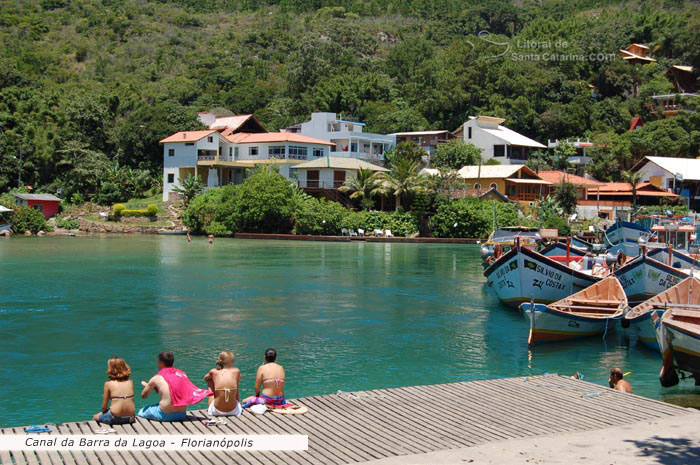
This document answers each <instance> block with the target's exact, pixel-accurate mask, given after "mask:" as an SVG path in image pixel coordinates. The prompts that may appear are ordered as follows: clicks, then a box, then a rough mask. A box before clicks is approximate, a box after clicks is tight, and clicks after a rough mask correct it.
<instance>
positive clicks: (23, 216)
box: [10, 205, 47, 234]
mask: <svg viewBox="0 0 700 465" xmlns="http://www.w3.org/2000/svg"><path fill="white" fill-rule="evenodd" d="M13 208H14V213H12V216H11V217H10V223H11V224H12V230H13V231H14V232H15V233H17V234H24V232H25V231H31V232H33V233H35V234H36V233H37V232H39V231H47V227H46V219H45V218H44V215H43V214H42V213H41V212H40V211H39V210H35V209H33V208H29V207H23V206H19V205H16V206H14V207H13Z"/></svg>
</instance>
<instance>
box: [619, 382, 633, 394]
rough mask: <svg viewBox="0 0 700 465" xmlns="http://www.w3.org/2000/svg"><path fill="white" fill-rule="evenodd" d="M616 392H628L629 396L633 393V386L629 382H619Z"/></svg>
mask: <svg viewBox="0 0 700 465" xmlns="http://www.w3.org/2000/svg"><path fill="white" fill-rule="evenodd" d="M615 390H616V391H620V392H626V393H628V394H631V393H632V386H630V383H628V382H627V381H625V380H623V379H621V380H620V381H618V382H617V384H616V385H615Z"/></svg>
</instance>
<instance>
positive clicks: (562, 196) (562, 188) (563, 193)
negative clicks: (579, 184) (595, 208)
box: [554, 180, 578, 215]
mask: <svg viewBox="0 0 700 465" xmlns="http://www.w3.org/2000/svg"><path fill="white" fill-rule="evenodd" d="M554 198H555V199H557V202H558V203H559V206H560V207H561V209H562V211H563V212H564V213H565V214H567V215H571V214H572V213H574V212H575V211H576V204H577V203H578V202H577V200H578V191H577V190H576V186H574V185H573V184H571V183H570V182H566V181H565V180H562V182H561V183H560V184H558V185H557V187H556V190H555V191H554Z"/></svg>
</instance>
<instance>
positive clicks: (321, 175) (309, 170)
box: [293, 156, 389, 189]
mask: <svg viewBox="0 0 700 465" xmlns="http://www.w3.org/2000/svg"><path fill="white" fill-rule="evenodd" d="M293 168H294V171H295V172H296V176H295V177H296V179H297V180H298V182H299V187H301V188H304V189H337V188H339V187H340V186H342V185H343V184H345V181H346V180H348V179H352V178H355V177H357V172H358V171H359V170H360V169H369V170H371V171H375V172H377V171H384V172H386V171H389V170H388V169H386V168H382V167H381V166H377V165H373V164H372V163H368V162H366V161H363V160H360V159H357V158H349V157H336V156H328V157H323V158H318V159H315V160H311V161H307V162H305V163H300V164H297V165H294V167H293Z"/></svg>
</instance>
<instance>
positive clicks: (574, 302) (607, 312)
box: [520, 276, 627, 346]
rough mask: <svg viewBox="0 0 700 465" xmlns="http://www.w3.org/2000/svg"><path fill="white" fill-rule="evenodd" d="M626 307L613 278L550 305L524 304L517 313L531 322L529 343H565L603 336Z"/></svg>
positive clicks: (620, 290)
mask: <svg viewBox="0 0 700 465" xmlns="http://www.w3.org/2000/svg"><path fill="white" fill-rule="evenodd" d="M626 308H627V297H626V296H625V291H624V289H622V285H621V284H620V281H618V279H617V278H616V277H615V276H608V277H607V278H605V279H603V280H601V281H599V282H597V283H595V284H593V285H592V286H590V287H588V288H586V289H583V290H582V291H579V292H577V293H575V294H573V295H570V296H568V297H566V298H564V299H561V300H559V301H557V302H554V303H552V304H549V305H543V304H537V303H534V302H526V303H523V304H522V305H520V311H521V312H522V313H523V315H524V316H525V317H526V318H527V319H528V320H529V321H530V335H529V337H528V344H529V345H531V346H532V345H534V344H537V343H541V342H553V341H565V340H569V339H576V338H580V337H586V336H595V335H598V334H605V333H607V331H608V330H609V329H612V326H613V325H614V321H613V320H616V319H619V318H621V317H622V315H623V313H624V310H625V309H626Z"/></svg>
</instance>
